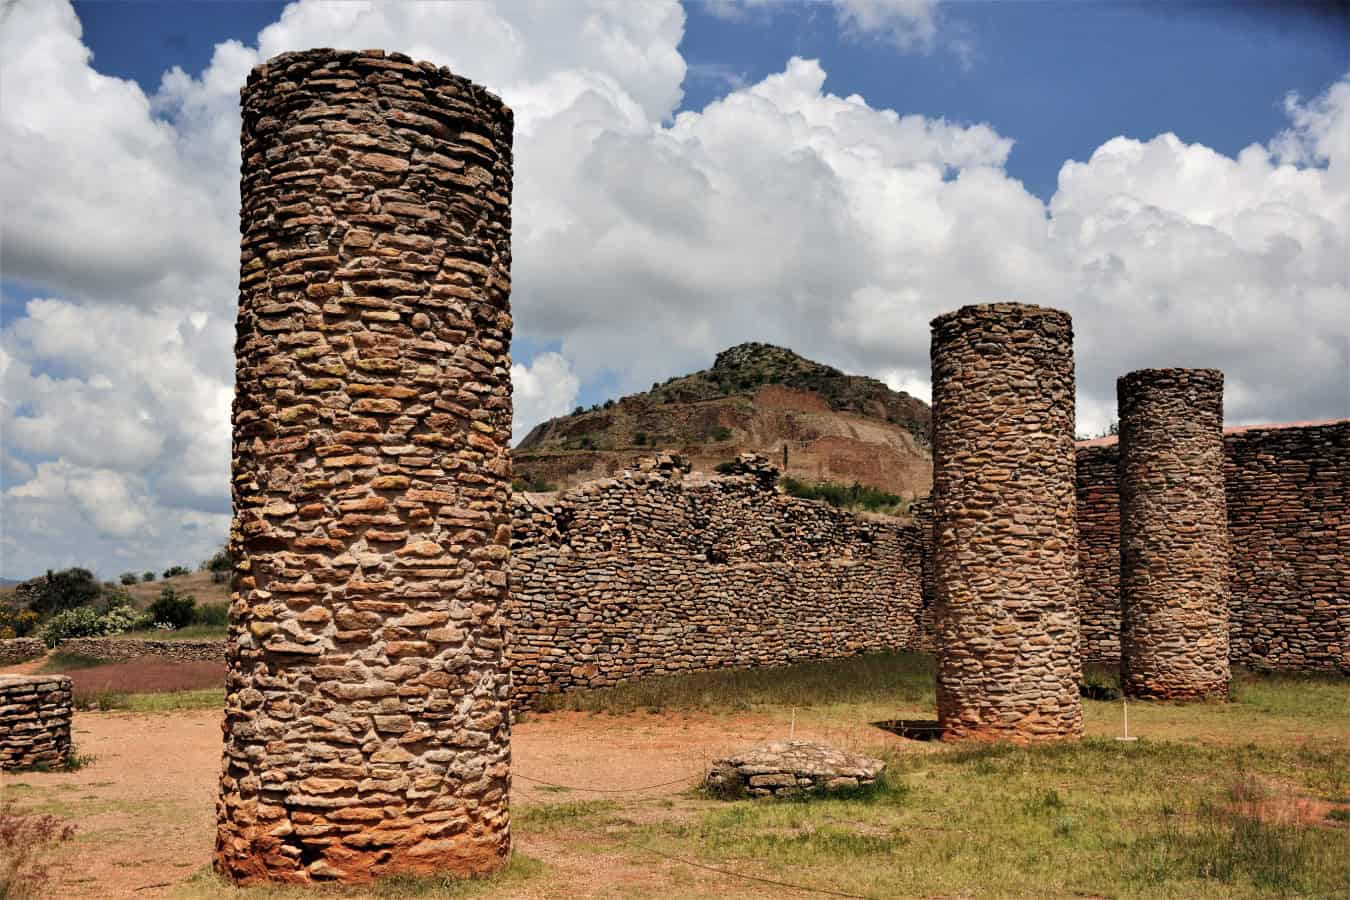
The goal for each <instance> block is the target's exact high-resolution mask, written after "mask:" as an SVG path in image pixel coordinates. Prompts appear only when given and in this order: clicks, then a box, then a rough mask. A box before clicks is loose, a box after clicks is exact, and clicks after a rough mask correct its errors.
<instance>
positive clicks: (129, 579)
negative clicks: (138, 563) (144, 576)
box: [119, 572, 141, 584]
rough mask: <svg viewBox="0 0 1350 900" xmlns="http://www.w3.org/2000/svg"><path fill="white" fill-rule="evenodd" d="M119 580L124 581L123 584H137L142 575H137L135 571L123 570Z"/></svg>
mask: <svg viewBox="0 0 1350 900" xmlns="http://www.w3.org/2000/svg"><path fill="white" fill-rule="evenodd" d="M119 580H120V581H121V582H122V584H136V583H137V582H139V581H140V580H141V579H140V576H139V575H137V574H136V573H135V572H123V573H122V574H121V576H120V578H119Z"/></svg>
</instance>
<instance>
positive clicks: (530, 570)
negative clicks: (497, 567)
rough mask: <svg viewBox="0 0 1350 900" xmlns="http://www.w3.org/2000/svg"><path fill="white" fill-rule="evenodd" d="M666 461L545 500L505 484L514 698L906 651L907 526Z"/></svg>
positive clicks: (751, 479)
mask: <svg viewBox="0 0 1350 900" xmlns="http://www.w3.org/2000/svg"><path fill="white" fill-rule="evenodd" d="M685 467H686V464H685V463H684V461H683V460H682V459H680V458H679V457H675V456H671V455H662V456H660V457H655V458H649V459H645V460H642V461H640V462H639V464H638V465H637V466H636V467H635V468H633V469H631V470H627V471H624V472H622V473H620V475H619V477H617V478H610V479H603V480H600V481H594V482H589V483H586V484H583V485H580V486H578V487H577V488H575V489H573V490H571V491H567V492H566V493H564V494H561V495H558V496H551V495H544V494H518V495H516V499H515V503H514V510H513V520H514V522H513V524H514V534H513V535H512V559H511V602H510V605H509V608H508V610H507V619H508V621H509V624H510V629H511V640H510V642H509V644H508V648H509V649H508V651H507V652H508V655H509V657H510V660H511V667H512V688H513V695H514V698H515V699H514V702H515V704H516V705H517V706H528V705H529V704H530V703H531V702H532V701H533V700H534V699H535V698H536V697H538V696H540V695H541V694H545V693H552V692H557V691H566V690H572V689H576V688H595V687H603V686H608V685H614V684H618V683H621V682H624V681H630V680H632V679H635V678H641V677H643V676H649V675H668V674H676V673H680V672H690V671H700V670H707V669H716V668H724V667H751V666H780V665H786V664H789V663H793V662H799V661H803V660H810V659H828V658H832V657H840V656H850V655H853V654H856V653H860V652H864V651H879V650H888V649H897V648H902V647H908V646H910V645H911V644H912V643H913V641H914V629H915V623H916V621H917V618H918V613H919V605H920V598H919V558H920V547H919V533H918V529H916V528H915V527H914V526H911V525H906V524H901V523H899V522H880V521H868V520H866V519H864V518H862V517H860V516H856V515H853V514H851V513H848V512H844V511H841V510H837V509H834V508H833V507H830V506H828V505H826V504H825V503H822V502H814V501H807V500H799V499H796V498H793V497H789V496H787V495H785V494H782V493H779V492H778V491H777V489H776V488H775V486H774V484H775V480H776V477H777V470H776V469H774V468H773V467H772V466H770V465H769V463H768V461H767V460H766V459H765V458H764V457H758V456H754V455H750V454H746V455H744V456H742V457H741V458H740V460H739V461H738V463H737V466H736V467H735V470H734V471H733V472H732V473H730V474H727V475H724V476H713V477H708V476H702V475H698V474H695V475H690V476H688V477H686V476H685V473H684V469H685Z"/></svg>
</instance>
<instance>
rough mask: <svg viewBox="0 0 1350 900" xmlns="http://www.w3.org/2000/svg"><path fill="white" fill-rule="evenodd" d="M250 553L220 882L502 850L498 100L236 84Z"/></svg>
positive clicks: (273, 72) (412, 80) (505, 379)
mask: <svg viewBox="0 0 1350 900" xmlns="http://www.w3.org/2000/svg"><path fill="white" fill-rule="evenodd" d="M242 105H243V110H242V112H243V137H242V143H243V178H242V183H241V194H242V205H241V210H240V218H241V228H242V232H243V239H242V244H241V256H240V279H239V286H240V294H239V319H238V336H237V342H236V346H235V352H236V363H237V372H236V388H235V402H234V469H233V493H234V510H235V519H234V527H233V529H232V534H231V541H232V545H233V550H234V553H235V554H236V564H235V585H236V587H235V590H236V593H235V594H234V598H233V604H232V607H231V616H230V639H229V649H228V653H227V657H228V676H227V682H226V697H225V723H224V732H225V754H224V765H223V771H222V774H221V782H220V800H219V802H218V805H217V812H218V832H217V841H216V865H217V867H218V869H219V870H220V871H221V872H222V873H223V874H225V875H226V876H227V877H229V878H231V879H233V880H235V881H237V882H243V883H249V882H259V881H288V882H305V881H313V880H320V879H331V880H339V881H363V880H368V879H370V878H372V877H375V876H380V875H384V874H389V873H432V872H436V873H455V874H465V875H468V874H477V873H483V872H487V871H490V870H493V869H496V868H497V867H499V866H501V865H502V864H503V863H504V862H505V861H506V859H507V856H508V854H509V851H510V833H509V818H508V813H507V791H508V788H509V778H510V734H509V729H508V717H507V712H508V710H507V701H508V697H507V684H508V682H507V669H506V667H505V665H504V661H503V634H504V623H503V619H502V615H501V609H502V606H503V604H504V602H505V601H506V599H507V558H508V555H509V543H510V532H511V523H510V483H511V478H510V459H509V457H508V455H507V447H508V443H509V440H510V437H511V382H510V359H509V355H508V354H509V345H510V338H511V317H510V313H509V303H508V296H509V292H510V278H509V270H510V262H511V250H510V235H511V217H510V197H511V127H512V116H511V111H510V109H508V108H506V107H505V106H503V105H502V103H501V101H500V100H499V99H498V98H497V97H495V96H493V95H492V94H490V93H488V92H487V91H486V90H484V89H483V88H481V87H479V86H477V85H475V84H472V83H471V82H469V81H466V80H465V79H463V78H459V77H457V76H455V75H453V74H451V73H450V72H449V71H448V70H446V69H444V68H438V67H436V66H434V65H431V64H429V63H417V62H413V61H412V60H410V59H409V58H408V57H406V56H403V55H401V54H388V55H386V54H385V53H383V52H382V51H378V50H376V51H366V52H360V53H355V52H349V51H335V50H311V51H306V52H300V53H286V54H282V55H280V56H278V57H276V58H274V59H272V60H270V61H269V62H268V63H267V64H265V65H261V66H258V67H257V68H255V69H254V70H253V72H252V73H251V74H250V75H249V78H248V84H247V85H246V86H245V87H244V89H243V92H242Z"/></svg>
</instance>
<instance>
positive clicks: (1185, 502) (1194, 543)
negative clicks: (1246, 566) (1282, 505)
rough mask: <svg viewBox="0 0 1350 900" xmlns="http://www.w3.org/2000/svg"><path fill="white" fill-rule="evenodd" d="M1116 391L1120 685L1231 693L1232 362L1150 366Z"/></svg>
mask: <svg viewBox="0 0 1350 900" xmlns="http://www.w3.org/2000/svg"><path fill="white" fill-rule="evenodd" d="M1116 392H1117V404H1116V406H1117V409H1118V410H1119V411H1120V456H1119V460H1120V557H1121V562H1120V602H1121V633H1120V645H1121V662H1120V666H1121V685H1122V687H1123V688H1124V690H1125V693H1126V694H1128V695H1129V696H1131V697H1145V698H1152V699H1160V700H1191V699H1203V698H1225V697H1227V696H1228V680H1229V669H1228V520H1227V516H1226V507H1225V504H1224V474H1223V373H1222V372H1220V371H1218V370H1217V369H1141V370H1139V371H1135V372H1131V373H1129V374H1128V375H1123V376H1121V378H1120V379H1119V380H1118V381H1117V382H1116Z"/></svg>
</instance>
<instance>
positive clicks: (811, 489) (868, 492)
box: [782, 476, 901, 512]
mask: <svg viewBox="0 0 1350 900" xmlns="http://www.w3.org/2000/svg"><path fill="white" fill-rule="evenodd" d="M782 485H783V490H784V491H786V492H787V493H788V494H790V495H791V496H793V497H800V498H801V499H803V500H824V501H825V502H826V503H828V504H830V505H831V506H837V507H841V508H850V509H865V510H868V511H871V512H875V511H876V510H879V509H885V508H888V507H895V506H899V505H900V502H901V501H900V498H899V497H897V496H896V495H895V494H889V493H887V492H886V491H883V490H880V489H879V488H874V487H871V486H869V485H864V484H859V483H858V482H856V481H855V482H853V484H851V485H848V486H845V485H842V484H832V483H830V482H828V481H822V482H818V483H816V484H811V483H809V482H806V481H799V480H797V479H796V478H792V477H791V476H784V478H783V480H782Z"/></svg>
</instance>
